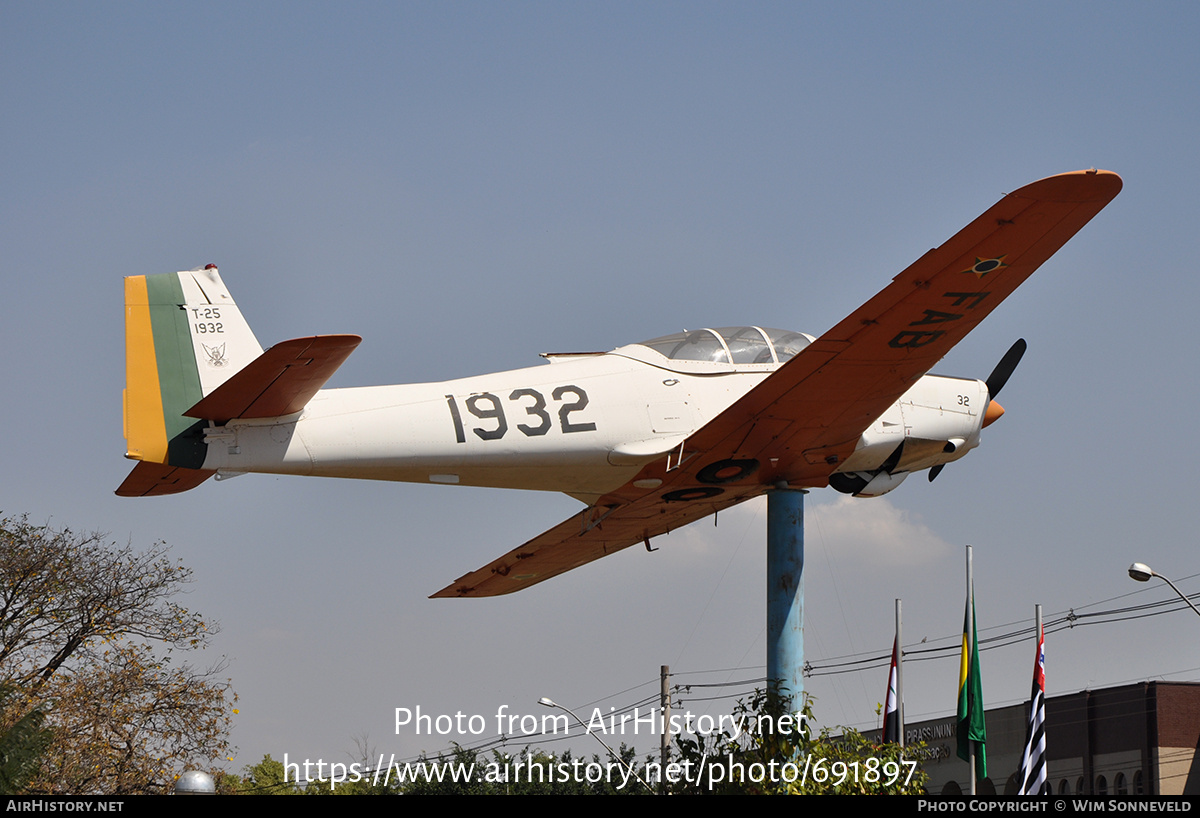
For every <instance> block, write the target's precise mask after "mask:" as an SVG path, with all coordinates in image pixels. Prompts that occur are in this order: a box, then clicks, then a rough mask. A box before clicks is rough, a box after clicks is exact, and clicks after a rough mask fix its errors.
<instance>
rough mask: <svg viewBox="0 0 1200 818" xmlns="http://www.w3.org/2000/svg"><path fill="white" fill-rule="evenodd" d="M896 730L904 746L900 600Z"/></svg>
mask: <svg viewBox="0 0 1200 818" xmlns="http://www.w3.org/2000/svg"><path fill="white" fill-rule="evenodd" d="M896 728H897V734H898V735H897V741H898V743H899V744H900V746H901V747H903V746H904V638H903V637H902V636H901V635H900V600H898V599H897V600H896Z"/></svg>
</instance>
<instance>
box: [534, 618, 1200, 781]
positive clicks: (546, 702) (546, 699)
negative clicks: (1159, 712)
mask: <svg viewBox="0 0 1200 818" xmlns="http://www.w3.org/2000/svg"><path fill="white" fill-rule="evenodd" d="M1197 613H1200V611H1197ZM538 704H540V705H544V706H546V707H557V708H558V709H559V710H562V711H563V712H565V713H570V714H571V716H572V717H573V718H574V719H575V721H577V722H579V726H580V727H582V728H583V729H584V730H585V731H586V732H588V733H591V736H592V738H594V739H596V741H598V742H600V744H601V745H603V747H604V749H605V750H608V754H609V755H610V756H612V757H613V758H615V759H616V760H617V761H618V762H619V763H621V764H622V765H624V767H625V769H626V770H628V771H629V774H630V775H632V776H633V777H634V778H636V779H637V780H638V781H640V782H641V784H642V786H643V787H645V788H646V789H647V790H648V791H649V792H650V794H651V795H653V794H654V788H653V787H651V786H650V785H649V784H647V783H646V782H645V780H643V779H642V777H641V776H640V775H638V774H637V771H636V770H634V769H633V767H630V766H629V764H627V763H626V761H625V759H623V758H621V757H620V756H619V755H617V754H616V752H614V751H613V748H612V747H609V746H608V745H607V744H605V743H604V739H602V738H600V736H598V735H596V734H595V733H592V731H591V730H588V729H587V724H586V723H585V722H584V720H583V719H581V718H579V716H578V715H577V714H576V713H575V711H574V710H571V709H570V708H569V707H563V706H562V705H561V704H559V703H558V702H556V701H554V700H553V699H551V698H549V697H547V696H542V697H541V698H540V699H538Z"/></svg>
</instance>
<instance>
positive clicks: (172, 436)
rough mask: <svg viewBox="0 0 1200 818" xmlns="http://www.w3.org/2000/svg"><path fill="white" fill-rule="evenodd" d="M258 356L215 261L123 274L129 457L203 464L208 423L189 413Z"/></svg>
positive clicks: (175, 464)
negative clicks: (169, 270)
mask: <svg viewBox="0 0 1200 818" xmlns="http://www.w3.org/2000/svg"><path fill="white" fill-rule="evenodd" d="M261 354H262V347H261V346H260V345H259V343H258V341H257V339H255V337H254V333H253V332H252V331H251V330H250V326H249V324H247V323H246V320H245V319H244V318H242V314H241V312H240V311H239V310H238V308H237V305H236V304H235V303H234V301H233V298H232V296H230V294H229V290H228V289H226V287H225V285H224V283H222V281H221V276H220V275H219V274H218V272H217V268H216V266H215V265H212V264H210V265H208V266H207V267H205V268H204V269H201V270H190V271H186V272H179V273H165V274H162V275H151V276H132V277H129V278H126V279H125V394H124V399H125V400H124V402H125V441H126V454H125V456H126V457H128V458H130V459H133V460H140V461H142V462H143V463H155V464H162V465H164V466H170V467H172V468H184V469H200V467H201V466H202V465H203V463H204V455H205V445H204V433H203V429H204V426H205V425H207V422H206V421H203V420H196V419H194V418H189V417H186V416H185V415H184V413H185V412H186V411H188V409H190V408H191V407H192V406H194V405H195V404H196V403H198V402H199V401H200V400H201V399H203V398H204V397H205V396H207V395H208V394H210V393H211V392H213V391H214V390H216V388H217V387H219V386H220V385H221V384H223V383H224V382H225V381H227V380H229V379H230V378H231V377H233V375H235V374H236V373H237V372H238V371H239V370H241V369H243V368H244V367H246V366H247V365H248V364H249V363H250V362H251V361H253V360H254V359H255V358H257V357H258V356H259V355H261ZM143 473H145V470H143ZM206 476H207V475H206ZM131 477H132V475H131ZM198 482H200V481H197V483H198ZM186 488H191V486H190V485H187V486H186ZM175 490H176V491H183V490H185V488H176V489H175ZM152 493H170V492H162V491H159V492H152Z"/></svg>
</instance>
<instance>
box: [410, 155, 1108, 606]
mask: <svg viewBox="0 0 1200 818" xmlns="http://www.w3.org/2000/svg"><path fill="white" fill-rule="evenodd" d="M1120 190H1121V178H1120V177H1119V176H1117V175H1116V174H1115V173H1110V172H1108V171H1098V170H1088V171H1078V172H1075V173H1066V174H1061V175H1059V176H1051V177H1049V178H1047V179H1042V180H1041V181H1038V182H1034V183H1033V184H1030V185H1026V186H1025V187H1023V188H1021V189H1019V190H1017V191H1015V192H1013V193H1010V194H1008V195H1006V196H1005V197H1004V198H1003V199H1001V200H1000V201H999V202H997V203H996V204H995V205H994V206H993V207H992V208H991V209H989V210H988V211H987V212H986V213H984V214H983V215H982V216H980V217H979V218H977V219H975V221H973V222H971V223H970V224H969V225H967V226H966V227H964V228H963V229H962V230H960V231H959V232H958V233H956V234H955V235H954V236H953V237H951V238H950V239H949V240H948V241H947V242H946V243H945V244H943V245H941V246H940V247H937V248H935V249H933V250H930V251H929V252H928V253H926V254H925V255H924V256H922V257H921V258H920V259H918V260H917V261H916V262H915V263H914V264H912V265H911V266H909V268H908V269H906V270H905V271H904V272H902V273H900V275H898V276H896V277H895V278H894V279H893V280H892V283H891V284H889V285H888V286H887V287H885V288H884V289H883V290H882V291H881V292H880V293H879V294H878V295H876V296H875V297H874V298H872V299H871V300H870V301H868V302H867V303H866V304H864V305H863V306H861V307H859V308H858V309H857V310H855V311H854V312H853V313H851V314H850V315H849V316H848V317H847V318H845V319H844V320H843V321H841V322H840V323H839V324H837V326H835V327H833V329H831V330H829V331H828V332H826V333H825V334H824V335H822V336H821V337H820V338H818V339H817V340H816V341H815V342H814V343H813V344H811V345H810V346H808V347H807V348H805V349H804V350H803V351H801V352H800V353H799V354H798V355H796V356H795V357H794V358H793V359H792V360H790V361H788V362H787V363H785V364H784V365H783V366H781V367H780V368H779V369H778V370H776V371H775V372H774V373H773V374H772V375H771V376H770V377H769V378H767V379H766V380H765V381H763V382H762V383H761V384H759V385H758V386H756V387H755V388H754V389H752V390H750V391H749V392H748V393H747V394H745V395H744V396H742V397H741V398H740V399H739V400H737V401H735V402H734V403H733V404H732V405H731V406H730V407H729V408H727V409H726V410H725V411H724V412H722V413H721V414H720V415H718V416H717V417H716V418H714V419H713V420H712V421H710V422H709V423H707V424H706V425H705V426H703V427H702V428H700V429H699V430H697V431H696V432H695V433H694V434H692V435H691V436H690V437H689V438H688V439H687V441H686V442H685V443H684V445H683V447H682V451H681V452H680V454H679V456H678V457H676V458H675V459H674V461H673V462H672V463H669V462H664V461H657V462H655V463H652V464H650V465H648V466H646V467H645V468H643V469H642V471H641V472H640V473H639V474H638V475H637V476H636V477H635V478H634V480H631V481H630V482H629V483H626V484H625V485H624V486H622V487H621V488H619V489H617V490H616V491H614V492H612V493H610V494H608V495H606V496H605V497H603V498H601V499H600V501H599V502H598V503H596V505H594V506H592V507H590V508H588V509H585V510H584V511H583V512H582V513H581V514H579V515H575V516H573V517H571V518H569V519H567V520H566V521H565V522H563V523H560V524H559V525H557V526H555V527H554V528H552V529H550V530H549V531H546V532H545V533H543V534H541V535H539V536H537V537H534V538H533V539H532V540H530V541H529V542H527V543H525V544H524V545H522V546H520V547H519V548H516V549H514V550H512V551H510V552H509V553H507V554H505V555H504V556H502V557H500V558H499V559H497V560H494V561H493V562H491V563H489V564H488V565H485V566H484V567H482V568H480V569H479V570H477V571H473V572H471V573H469V574H466V575H465V576H463V577H460V578H459V579H458V580H456V581H455V582H454V583H452V584H451V585H449V586H447V587H446V588H443V589H442V590H441V591H439V592H438V593H436V594H434V596H435V597H458V596H494V595H499V594H506V593H511V592H513V591H518V590H521V589H522V588H526V587H528V586H530V585H533V584H536V583H538V582H541V581H543V580H546V579H549V578H550V577H553V576H557V575H558V574H561V573H563V572H565V571H569V570H571V569H572V568H577V567H578V566H580V565H583V564H584V563H587V562H591V561H592V560H595V559H599V558H600V557H603V556H605V555H607V554H611V553H613V552H614V551H619V550H621V549H623V548H628V547H629V546H631V545H635V544H637V543H639V542H647V543H648V542H649V539H650V538H651V537H656V536H658V535H660V534H664V533H667V532H669V531H671V530H673V529H676V528H680V527H682V526H684V525H687V524H688V523H690V522H693V521H694V520H698V519H700V518H702V517H706V516H708V515H709V514H712V513H715V512H717V511H719V510H721V509H724V508H728V507H729V506H733V505H736V504H737V503H740V502H742V501H744V500H748V499H750V498H751V497H756V496H758V495H760V494H762V493H764V492H766V491H767V490H769V489H770V488H771V487H772V486H775V485H782V484H787V485H789V486H791V487H793V488H804V487H816V486H824V485H827V484H828V480H829V475H830V474H832V473H833V472H834V471H835V470H836V469H837V468H838V465H839V464H840V463H841V462H842V461H844V460H845V459H846V458H847V457H849V456H850V454H851V453H853V451H854V448H855V446H856V445H857V443H858V440H859V437H860V436H861V434H862V433H863V431H865V430H866V429H867V428H868V427H869V426H870V425H871V424H872V423H873V422H874V421H875V419H876V418H878V417H879V416H880V415H882V414H883V413H884V411H885V410H886V409H887V408H888V407H889V406H891V405H892V404H893V403H895V402H896V400H898V399H899V398H900V396H901V395H903V394H904V393H905V392H906V391H907V390H908V389H909V387H911V386H912V385H913V384H914V383H916V381H917V380H918V379H920V378H921V377H922V376H923V375H924V374H925V373H926V372H928V371H929V369H930V368H931V367H932V366H933V365H934V364H935V363H937V361H939V360H940V359H941V358H942V357H944V356H945V355H946V353H947V352H949V351H950V349H951V348H952V347H953V346H954V345H955V344H957V343H958V342H959V341H960V340H962V338H963V337H964V336H965V335H966V334H967V333H968V332H970V331H971V329H973V328H974V327H975V325H976V324H978V323H979V322H980V321H982V320H983V318H984V317H986V316H987V315H988V314H989V313H990V312H991V311H992V310H993V309H995V307H996V306H997V305H999V303H1000V302H1001V301H1003V300H1004V299H1005V298H1006V297H1008V295H1009V294H1010V293H1011V292H1012V291H1013V290H1015V289H1016V288H1017V287H1018V286H1019V285H1020V284H1021V282H1023V281H1024V280H1025V279H1026V278H1028V277H1029V276H1030V275H1031V274H1032V273H1033V271H1034V270H1036V269H1037V268H1038V267H1039V266H1040V265H1041V264H1042V262H1044V261H1045V260H1046V259H1048V258H1050V256H1052V255H1053V254H1054V253H1055V252H1057V251H1058V250H1059V248H1061V247H1062V246H1063V245H1064V244H1065V243H1066V242H1067V240H1069V239H1070V238H1071V237H1072V236H1073V235H1075V233H1076V232H1078V231H1079V230H1080V228H1082V227H1083V226H1084V225H1085V224H1087V223H1088V221H1090V220H1091V218H1092V217H1093V216H1095V215H1096V214H1097V213H1099V212H1100V210H1101V209H1103V208H1104V206H1105V205H1107V204H1108V203H1109V202H1110V201H1111V200H1112V199H1113V197H1115V196H1116V195H1117V193H1119V192H1120ZM680 461H682V463H681V465H676V464H679V463H680ZM669 465H674V468H670V470H668V466H669ZM653 481H661V484H654V482H653ZM638 484H641V485H642V486H646V485H654V487H653V488H639V487H638Z"/></svg>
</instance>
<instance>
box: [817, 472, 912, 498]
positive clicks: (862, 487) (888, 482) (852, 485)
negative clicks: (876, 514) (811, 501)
mask: <svg viewBox="0 0 1200 818" xmlns="http://www.w3.org/2000/svg"><path fill="white" fill-rule="evenodd" d="M908 475H909V472H906V471H902V472H896V473H895V474H891V473H889V472H886V471H883V470H880V471H874V472H869V471H855V472H834V473H833V474H831V475H829V485H830V486H831V487H832V488H833V489H835V490H837V491H840V492H841V493H842V494H850V495H853V496H854V497H879V496H880V495H882V494H887V493H888V492H889V491H891V490H892V489H894V488H896V486H898V485H900V484H901V483H903V482H904V478H905V477H908Z"/></svg>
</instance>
